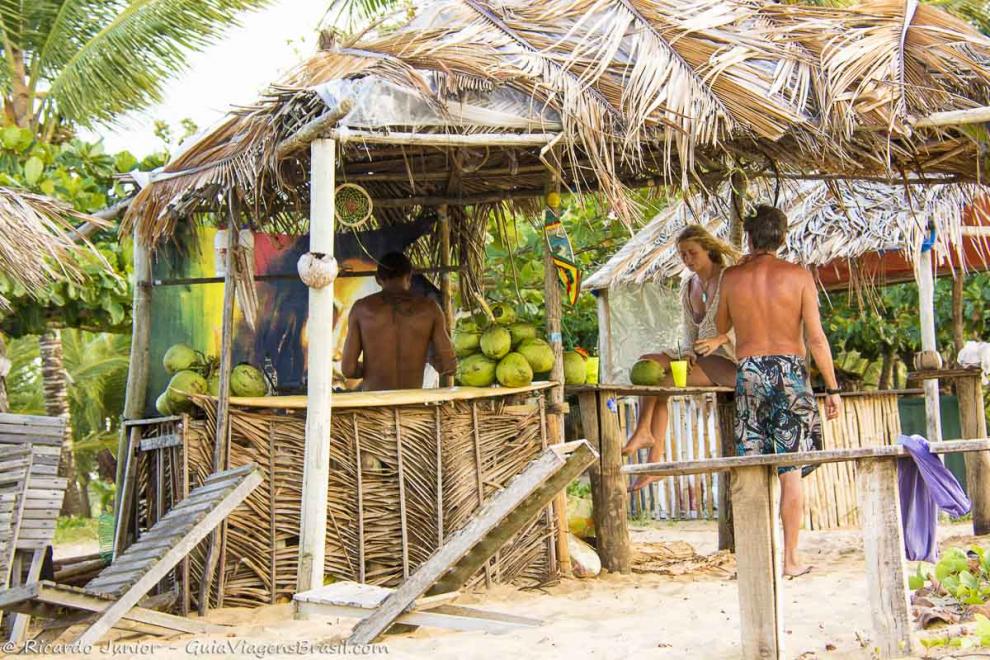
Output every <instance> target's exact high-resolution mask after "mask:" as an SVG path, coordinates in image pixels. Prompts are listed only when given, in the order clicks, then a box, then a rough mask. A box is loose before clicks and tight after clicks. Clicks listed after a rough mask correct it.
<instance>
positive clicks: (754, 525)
mask: <svg viewBox="0 0 990 660" xmlns="http://www.w3.org/2000/svg"><path fill="white" fill-rule="evenodd" d="M931 450H932V453H935V454H949V453H957V452H977V451H987V450H990V439H979V440H953V441H947V442H940V443H933V444H932V445H931ZM906 456H909V454H908V452H907V450H906V449H904V447H902V446H900V445H888V446H881V447H863V448H858V449H833V450H828V451H816V452H800V453H795V454H777V455H769V456H734V457H727V458H713V459H706V460H701V461H682V462H676V463H647V464H641V465H627V466H625V467H623V468H622V470H621V471H622V473H623V474H627V475H655V476H659V477H666V476H676V475H686V474H705V473H709V472H727V471H731V472H732V479H731V481H732V487H731V490H732V492H731V498H732V512H733V521H734V524H735V539H736V572H737V576H738V581H739V612H740V615H739V616H740V624H741V628H742V650H743V653H742V654H743V657H744V658H747V659H748V658H781V657H784V651H783V633H782V625H781V624H782V621H781V602H780V578H781V573H780V549H781V542H780V539H779V534H778V527H777V518H778V514H777V503H778V499H779V498H778V497H777V491H778V482H777V479H776V478H775V476H776V473H777V472H776V468H778V467H781V466H802V465H821V464H823V463H834V462H842V461H855V462H856V467H857V486H858V489H859V509H860V511H859V514H860V522H861V524H862V528H863V552H864V554H865V556H866V576H867V591H868V593H869V598H870V611H871V615H872V618H873V628H874V632H875V638H876V645H877V647H878V648H879V651H880V655H881V657H883V658H896V657H901V656H906V655H910V654H911V652H912V651H913V650H914V639H913V635H912V625H911V612H910V607H909V603H908V583H907V567H906V562H905V559H904V535H903V531H902V529H901V508H900V500H899V499H898V493H897V464H896V461H895V460H893V459H897V458H902V457H906Z"/></svg>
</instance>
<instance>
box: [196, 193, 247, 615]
mask: <svg viewBox="0 0 990 660" xmlns="http://www.w3.org/2000/svg"><path fill="white" fill-rule="evenodd" d="M228 209H229V214H230V217H229V219H228V222H227V260H226V263H225V265H224V274H223V312H222V317H221V318H222V325H221V330H220V385H219V392H218V395H217V426H216V435H215V436H214V437H215V442H214V445H213V470H212V471H213V472H219V471H220V470H222V469H223V468H224V461H225V460H226V452H225V451H224V449H225V447H226V444H227V430H228V421H229V420H228V419H227V411H228V409H229V407H230V371H231V369H232V368H233V365H232V364H231V362H232V359H231V356H232V354H233V343H234V290H235V289H236V288H237V285H236V284H235V282H234V269H235V268H236V267H237V266H236V264H237V260H236V258H235V254H234V251H235V250H236V249H237V245H238V235H239V233H240V230H239V228H238V221H237V220H238V217H237V214H238V209H237V202H236V201H235V193H231V195H230V197H229V198H228ZM219 541H220V539H219V538H218V533H217V531H216V530H214V531H212V532H211V533H210V541H209V546H208V550H207V551H206V559H205V561H204V569H203V578H202V580H201V582H200V585H199V615H200V616H203V615H205V614H206V611H207V610H208V609H209V608H210V591H211V589H212V587H213V573H214V571H215V570H216V568H217V564H218V563H219V562H220V550H221V548H220V547H219ZM220 570H221V571H223V566H222V565H221V566H220ZM222 590H223V589H222V586H221V591H222ZM218 600H222V596H221V597H220V598H218Z"/></svg>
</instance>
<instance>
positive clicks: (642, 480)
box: [626, 475, 660, 493]
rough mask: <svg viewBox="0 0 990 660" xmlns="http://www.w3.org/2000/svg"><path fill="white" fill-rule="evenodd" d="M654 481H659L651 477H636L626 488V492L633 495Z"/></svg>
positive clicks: (658, 478)
mask: <svg viewBox="0 0 990 660" xmlns="http://www.w3.org/2000/svg"><path fill="white" fill-rule="evenodd" d="M654 481H660V477H654V476H652V475H649V476H645V477H637V479H636V481H634V482H632V484H630V485H629V487H628V488H626V492H627V493H635V492H636V491H637V490H639V489H641V488H645V487H646V486H649V485H650V484H652V483H653V482H654Z"/></svg>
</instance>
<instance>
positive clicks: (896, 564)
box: [858, 459, 914, 658]
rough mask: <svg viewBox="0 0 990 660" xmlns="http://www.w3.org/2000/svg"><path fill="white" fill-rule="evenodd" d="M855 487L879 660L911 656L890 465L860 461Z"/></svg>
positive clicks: (892, 467)
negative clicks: (857, 480)
mask: <svg viewBox="0 0 990 660" xmlns="http://www.w3.org/2000/svg"><path fill="white" fill-rule="evenodd" d="M858 486H859V510H860V518H861V520H862V524H863V554H864V556H865V558H866V588H867V591H868V592H869V597H870V614H871V616H872V618H873V629H874V642H875V645H876V646H877V647H878V648H879V650H880V657H881V658H900V657H903V656H908V655H912V653H913V651H914V648H913V640H912V637H911V623H912V619H911V609H910V605H909V603H908V581H907V567H906V565H905V562H904V535H903V531H902V530H901V507H900V500H899V498H898V495H897V466H896V465H895V464H894V462H893V461H881V460H876V459H871V460H864V461H861V462H860V464H859V484H858Z"/></svg>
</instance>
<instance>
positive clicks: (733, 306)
mask: <svg viewBox="0 0 990 660" xmlns="http://www.w3.org/2000/svg"><path fill="white" fill-rule="evenodd" d="M744 227H745V229H746V234H747V236H748V237H749V256H748V257H747V258H746V259H744V260H743V261H742V262H741V263H740V264H739V265H738V266H734V267H732V268H729V269H728V270H726V271H725V275H724V276H723V279H722V299H721V301H720V303H719V308H718V315H717V320H716V324H717V326H718V331H719V332H720V333H726V332H728V331H729V328H734V329H735V332H736V357H737V358H738V364H737V368H736V369H737V371H736V421H735V436H736V451H737V453H738V454H740V455H749V454H780V453H785V452H798V451H811V450H813V449H821V448H822V427H821V420H820V419H819V418H818V406H817V405H816V403H815V395H814V393H813V392H812V390H811V383H810V381H809V380H808V370H807V368H806V366H805V362H804V356H805V355H806V354H807V349H806V348H805V339H806V338H807V345H808V347H809V348H810V349H811V356H812V358H814V360H815V364H816V365H817V366H818V370H819V371H820V372H821V374H822V377H823V378H824V379H825V386H826V388H827V390H826V391H827V393H828V398H827V399H826V400H825V414H826V416H827V417H828V419H835V418H836V417H838V415H839V405H840V399H839V388H838V383H837V382H836V380H835V368H834V366H833V364H832V352H831V350H830V349H829V346H828V339H827V338H826V337H825V331H824V330H823V329H822V322H821V317H820V316H819V312H818V290H817V287H816V286H815V280H814V278H813V277H812V275H811V273H810V272H808V271H807V270H806V269H804V268H802V267H801V266H797V265H795V264H792V263H789V262H787V261H783V260H781V259H778V258H777V256H776V253H777V250H778V249H780V247H781V246H782V245H783V244H784V239H785V238H786V236H787V216H785V215H784V213H783V212H782V211H780V210H779V209H777V208H774V207H772V206H766V205H761V206H758V207H757V208H756V211H755V212H754V213H753V214H752V215H750V216H749V217H747V218H746V220H745V222H744ZM777 473H778V475H779V476H780V517H781V520H782V521H783V524H784V575H788V576H792V577H793V576H797V575H802V574H804V573H807V572H808V571H809V570H810V567H806V566H803V565H802V564H801V562H800V561H799V559H798V554H797V546H798V532H799V530H800V528H801V515H802V508H803V503H804V502H803V500H804V494H803V492H802V490H801V477H802V471H800V470H797V469H796V468H794V467H781V468H778V470H777Z"/></svg>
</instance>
